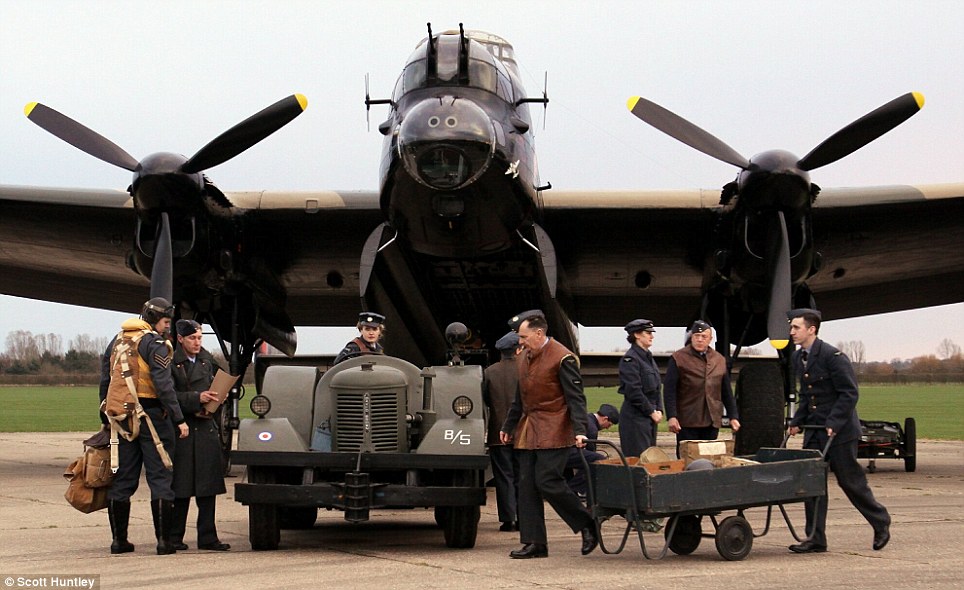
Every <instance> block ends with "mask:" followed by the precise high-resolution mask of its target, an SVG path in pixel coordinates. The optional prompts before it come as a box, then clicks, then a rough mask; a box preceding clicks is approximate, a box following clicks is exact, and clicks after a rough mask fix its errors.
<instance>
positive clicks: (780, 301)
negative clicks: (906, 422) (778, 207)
mask: <svg viewBox="0 0 964 590" xmlns="http://www.w3.org/2000/svg"><path fill="white" fill-rule="evenodd" d="M767 214H768V215H772V216H773V217H772V218H771V219H770V223H771V227H770V228H769V231H768V232H767V248H766V256H767V275H768V276H769V279H770V298H769V305H767V337H768V338H769V340H770V346H772V347H773V348H775V349H777V350H780V349H783V348H786V346H787V344H789V343H790V339H789V332H788V330H787V311H789V310H790V305H791V301H790V245H789V239H788V237H787V220H786V218H785V217H784V215H783V211H775V212H768V213H767Z"/></svg>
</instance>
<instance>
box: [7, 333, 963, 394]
mask: <svg viewBox="0 0 964 590" xmlns="http://www.w3.org/2000/svg"><path fill="white" fill-rule="evenodd" d="M107 344H108V338H107V337H106V336H98V337H92V336H90V335H89V334H80V335H78V336H76V337H74V338H72V339H70V340H68V341H67V343H66V344H65V343H64V339H63V337H61V336H60V335H59V334H33V333H31V332H29V331H26V330H16V331H13V332H9V333H8V334H7V339H6V348H5V349H4V352H3V353H2V354H0V375H45V376H51V377H56V376H58V375H87V376H96V375H99V374H100V363H101V357H102V355H103V354H104V351H105V350H106V349H107ZM836 346H837V348H838V349H840V350H841V351H843V352H844V353H845V354H846V355H847V356H848V357H850V360H851V361H853V364H854V367H855V368H856V370H857V374H858V375H860V376H861V377H863V378H864V379H865V380H867V381H882V382H892V381H901V380H916V379H919V380H925V381H935V380H936V381H942V382H955V381H962V380H964V355H962V353H961V347H960V346H958V345H957V344H955V343H954V342H953V341H952V340H951V339H949V338H945V339H943V340H942V341H941V342H940V344H939V345H938V346H937V350H936V354H931V355H923V356H918V357H914V358H912V359H899V358H895V359H891V360H890V361H867V360H866V359H865V347H864V343H863V342H862V341H860V340H851V341H849V342H838V343H837V344H836ZM755 352H756V351H755V349H753V348H749V349H745V350H744V351H743V354H749V355H753V354H754V353H755ZM212 353H213V354H215V356H218V357H220V356H221V355H220V351H212Z"/></svg>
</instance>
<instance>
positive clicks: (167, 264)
mask: <svg viewBox="0 0 964 590" xmlns="http://www.w3.org/2000/svg"><path fill="white" fill-rule="evenodd" d="M157 234H158V235H157V240H156V244H157V246H155V248H154V266H153V267H152V268H151V297H163V298H164V299H167V300H168V301H172V302H173V301H174V257H173V254H172V252H171V222H170V220H169V219H168V217H167V213H163V212H162V213H161V219H160V224H159V225H158V231H157Z"/></svg>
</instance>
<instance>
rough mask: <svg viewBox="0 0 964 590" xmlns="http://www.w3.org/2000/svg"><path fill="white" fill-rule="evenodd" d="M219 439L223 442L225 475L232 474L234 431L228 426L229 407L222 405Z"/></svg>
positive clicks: (222, 462)
mask: <svg viewBox="0 0 964 590" xmlns="http://www.w3.org/2000/svg"><path fill="white" fill-rule="evenodd" d="M218 416H219V418H218V420H219V423H218V440H219V441H220V442H221V464H222V465H223V466H224V476H225V477H227V476H229V475H231V446H232V443H233V442H234V431H233V430H231V429H230V428H228V420H229V419H230V416H229V415H228V410H227V408H224V407H222V408H221V412H220V414H218Z"/></svg>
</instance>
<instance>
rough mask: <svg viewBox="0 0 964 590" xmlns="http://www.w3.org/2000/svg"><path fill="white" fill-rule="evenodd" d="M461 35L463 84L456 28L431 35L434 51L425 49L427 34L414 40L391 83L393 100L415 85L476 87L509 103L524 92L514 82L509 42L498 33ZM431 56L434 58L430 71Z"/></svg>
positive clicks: (426, 46)
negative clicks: (464, 49) (465, 59)
mask: <svg viewBox="0 0 964 590" xmlns="http://www.w3.org/2000/svg"><path fill="white" fill-rule="evenodd" d="M465 36H466V40H467V42H468V43H467V45H468V81H467V84H466V82H465V79H464V78H462V77H460V75H459V74H460V71H459V67H460V50H461V42H462V40H461V38H460V36H459V34H458V32H457V31H446V32H444V33H441V34H439V35H435V36H434V37H433V40H434V42H435V51H434V54H432V53H433V52H431V51H430V50H429V47H428V41H429V40H428V38H426V39H422V41H421V42H420V43H419V44H418V46H417V47H416V48H415V51H414V52H413V53H412V55H411V56H410V57H409V58H408V62H407V63H406V65H405V69H404V70H402V75H401V76H399V78H398V82H397V83H396V84H395V91H394V92H393V93H392V100H393V101H394V102H396V103H397V102H398V101H399V99H400V98H401V97H402V96H404V95H405V94H408V93H409V92H412V91H413V90H417V89H419V88H432V87H446V86H449V87H451V86H467V87H469V88H479V89H481V90H485V91H488V92H492V93H494V94H496V95H498V96H499V97H500V98H502V99H503V100H505V101H506V102H509V103H514V102H515V101H516V100H517V99H518V98H522V97H524V96H525V92H524V90H523V89H522V88H521V86H520V85H519V84H518V82H517V80H518V74H517V72H516V71H515V68H516V64H515V57H514V54H513V51H512V46H511V45H509V43H508V42H506V41H505V40H504V39H502V38H500V37H497V36H495V35H491V34H489V33H483V32H481V31H466V33H465ZM430 54H431V55H430ZM432 60H434V62H435V68H434V72H433V68H432V65H433V64H432V63H431V61H432ZM460 78H461V79H460Z"/></svg>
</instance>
